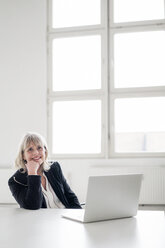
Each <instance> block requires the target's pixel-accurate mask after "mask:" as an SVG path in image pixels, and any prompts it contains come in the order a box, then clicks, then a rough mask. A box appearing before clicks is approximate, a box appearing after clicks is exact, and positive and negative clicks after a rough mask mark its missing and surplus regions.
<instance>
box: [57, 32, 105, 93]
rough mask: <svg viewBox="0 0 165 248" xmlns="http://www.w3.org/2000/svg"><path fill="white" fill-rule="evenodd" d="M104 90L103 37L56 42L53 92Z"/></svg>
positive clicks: (62, 39)
mask: <svg viewBox="0 0 165 248" xmlns="http://www.w3.org/2000/svg"><path fill="white" fill-rule="evenodd" d="M100 87H101V37H100V36H99V35H94V36H82V37H72V38H59V39H55V40H54V41H53V90H54V91H64V90H86V89H99V88H100Z"/></svg>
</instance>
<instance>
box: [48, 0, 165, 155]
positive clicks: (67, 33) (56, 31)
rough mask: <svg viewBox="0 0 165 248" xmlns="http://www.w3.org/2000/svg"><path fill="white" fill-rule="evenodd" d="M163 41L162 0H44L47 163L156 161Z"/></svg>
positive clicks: (161, 135)
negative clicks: (123, 159)
mask: <svg viewBox="0 0 165 248" xmlns="http://www.w3.org/2000/svg"><path fill="white" fill-rule="evenodd" d="M164 44H165V1H164V0H83V1H82V0H48V124H49V125H48V137H49V138H48V140H49V146H50V150H51V156H52V158H53V156H55V157H61V158H64V157H83V158H89V157H103V158H108V157H125V156H139V157H140V156H164V152H165V117H164V114H163V113H164V109H165V73H164V58H165V46H164Z"/></svg>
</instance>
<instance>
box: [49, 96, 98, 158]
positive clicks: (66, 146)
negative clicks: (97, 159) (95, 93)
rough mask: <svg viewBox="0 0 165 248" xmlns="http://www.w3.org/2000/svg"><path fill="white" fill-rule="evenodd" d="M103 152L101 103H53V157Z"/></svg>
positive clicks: (86, 101)
mask: <svg viewBox="0 0 165 248" xmlns="http://www.w3.org/2000/svg"><path fill="white" fill-rule="evenodd" d="M100 152H101V101H100V100H83V101H57V102H54V103H53V153H66V154H69V153H70V154H71V153H74V154H76V153H80V154H82V153H100Z"/></svg>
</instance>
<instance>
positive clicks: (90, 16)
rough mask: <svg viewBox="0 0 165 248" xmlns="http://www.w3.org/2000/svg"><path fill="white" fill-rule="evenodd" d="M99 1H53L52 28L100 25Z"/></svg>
mask: <svg viewBox="0 0 165 248" xmlns="http://www.w3.org/2000/svg"><path fill="white" fill-rule="evenodd" d="M100 6H101V3H100V0H53V28H63V27H74V26H82V25H95V24H100V19H101V18H100V13H101V7H100Z"/></svg>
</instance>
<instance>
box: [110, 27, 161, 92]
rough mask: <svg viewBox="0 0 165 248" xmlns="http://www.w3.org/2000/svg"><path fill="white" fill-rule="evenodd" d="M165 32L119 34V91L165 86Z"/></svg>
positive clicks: (116, 60) (116, 42)
mask: <svg viewBox="0 0 165 248" xmlns="http://www.w3.org/2000/svg"><path fill="white" fill-rule="evenodd" d="M164 44H165V31H148V32H134V33H121V34H116V35H115V37H114V83H115V87H116V88H122V87H145V86H162V85H165V73H164V62H165V45H164Z"/></svg>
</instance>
